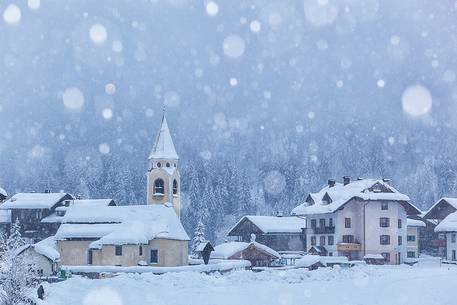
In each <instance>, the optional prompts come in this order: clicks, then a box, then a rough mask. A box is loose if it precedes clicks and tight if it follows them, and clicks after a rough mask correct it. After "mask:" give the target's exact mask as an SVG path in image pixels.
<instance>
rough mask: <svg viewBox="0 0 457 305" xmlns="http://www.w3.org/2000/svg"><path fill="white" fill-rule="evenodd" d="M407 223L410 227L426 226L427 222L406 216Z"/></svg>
mask: <svg viewBox="0 0 457 305" xmlns="http://www.w3.org/2000/svg"><path fill="white" fill-rule="evenodd" d="M406 225H407V226H408V227H425V222H423V221H422V220H418V219H411V218H406Z"/></svg>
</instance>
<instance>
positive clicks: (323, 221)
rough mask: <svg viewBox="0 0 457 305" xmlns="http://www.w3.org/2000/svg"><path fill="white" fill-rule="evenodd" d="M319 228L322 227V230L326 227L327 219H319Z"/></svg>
mask: <svg viewBox="0 0 457 305" xmlns="http://www.w3.org/2000/svg"><path fill="white" fill-rule="evenodd" d="M319 227H321V228H323V227H325V218H321V219H319Z"/></svg>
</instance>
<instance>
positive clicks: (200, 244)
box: [195, 241, 214, 252]
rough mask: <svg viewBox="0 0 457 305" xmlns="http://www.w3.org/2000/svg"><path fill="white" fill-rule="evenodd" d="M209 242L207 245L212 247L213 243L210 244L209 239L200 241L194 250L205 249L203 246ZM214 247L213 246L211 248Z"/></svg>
mask: <svg viewBox="0 0 457 305" xmlns="http://www.w3.org/2000/svg"><path fill="white" fill-rule="evenodd" d="M208 244H209V246H210V247H211V248H213V245H211V243H210V242H209V241H205V242H202V243H199V244H198V245H197V247H196V248H195V251H197V252H202V251H203V250H205V247H206V246H207V245H208ZM213 249H214V248H213Z"/></svg>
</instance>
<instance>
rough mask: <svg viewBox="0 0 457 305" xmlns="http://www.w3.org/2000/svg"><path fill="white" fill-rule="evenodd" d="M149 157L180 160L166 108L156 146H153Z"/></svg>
mask: <svg viewBox="0 0 457 305" xmlns="http://www.w3.org/2000/svg"><path fill="white" fill-rule="evenodd" d="M149 159H169V160H178V159H179V157H178V154H177V153H176V149H175V145H174V144H173V139H172V138H171V134H170V129H168V124H167V118H166V117H165V110H164V112H163V115H162V123H161V124H160V130H159V133H158V134H157V137H156V140H155V142H154V146H153V147H152V151H151V154H150V155H149Z"/></svg>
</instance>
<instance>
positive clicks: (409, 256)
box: [406, 251, 416, 258]
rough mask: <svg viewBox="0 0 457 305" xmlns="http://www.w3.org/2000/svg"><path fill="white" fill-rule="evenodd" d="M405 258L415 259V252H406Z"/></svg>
mask: <svg viewBox="0 0 457 305" xmlns="http://www.w3.org/2000/svg"><path fill="white" fill-rule="evenodd" d="M406 257H407V258H415V257H416V252H414V251H408V252H407V253H406Z"/></svg>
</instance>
